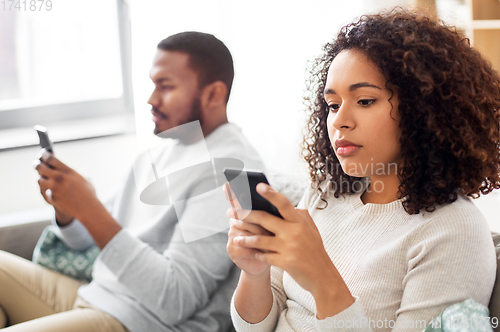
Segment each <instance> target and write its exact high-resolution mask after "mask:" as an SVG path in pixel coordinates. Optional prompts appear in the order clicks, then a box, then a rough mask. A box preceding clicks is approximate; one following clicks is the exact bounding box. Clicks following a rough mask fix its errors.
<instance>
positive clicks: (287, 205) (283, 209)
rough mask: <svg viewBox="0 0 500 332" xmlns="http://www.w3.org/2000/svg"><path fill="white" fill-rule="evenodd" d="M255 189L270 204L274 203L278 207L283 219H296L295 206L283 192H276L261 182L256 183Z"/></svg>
mask: <svg viewBox="0 0 500 332" xmlns="http://www.w3.org/2000/svg"><path fill="white" fill-rule="evenodd" d="M256 189H257V192H258V193H259V195H261V196H262V197H264V198H265V199H267V200H268V201H269V202H270V203H271V204H272V205H274V206H275V207H276V208H277V209H278V211H279V212H280V214H281V216H282V217H283V218H284V219H285V220H296V219H297V213H296V212H295V206H294V205H293V204H292V203H291V202H290V201H289V200H288V198H286V197H285V196H284V195H283V194H281V193H279V192H277V191H276V190H274V189H273V188H271V187H270V186H269V185H267V184H265V183H262V182H261V183H259V184H258V185H257V188H256Z"/></svg>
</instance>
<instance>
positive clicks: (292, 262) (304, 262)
mask: <svg viewBox="0 0 500 332" xmlns="http://www.w3.org/2000/svg"><path fill="white" fill-rule="evenodd" d="M257 192H258V193H259V194H260V195H261V196H262V197H264V198H265V199H267V200H268V201H270V202H271V203H272V204H273V205H274V206H276V208H277V209H278V210H279V212H280V214H281V215H282V216H283V218H284V219H281V218H278V217H275V216H273V215H271V214H269V213H267V212H263V211H251V212H250V213H248V215H247V216H246V217H245V218H243V219H244V221H243V222H244V223H246V224H252V225H253V226H256V227H260V228H263V229H265V230H267V231H268V232H270V233H272V234H274V236H270V235H269V234H262V233H258V232H257V231H250V232H249V233H251V234H245V233H242V234H241V235H238V236H235V237H233V243H234V244H235V245H237V247H238V248H241V250H242V251H243V249H247V251H245V253H246V256H245V257H248V258H249V257H251V255H255V258H256V259H257V260H258V261H260V262H262V263H265V264H269V265H274V266H277V267H279V268H281V269H283V270H284V271H286V272H287V273H288V274H289V275H290V276H291V277H292V278H293V279H294V280H295V281H296V282H297V283H298V284H299V285H300V286H301V287H302V288H304V289H305V290H307V291H309V292H310V293H311V294H312V295H313V296H314V298H315V300H316V306H317V311H318V312H317V315H318V318H325V317H329V316H332V315H334V314H336V313H338V312H340V311H342V310H343V309H345V308H347V307H349V306H350V305H351V304H352V303H353V302H354V299H353V297H352V296H351V293H350V292H349V289H348V288H347V286H346V285H345V283H344V281H343V279H342V277H341V276H340V274H339V273H338V271H337V269H336V268H335V266H334V264H333V263H332V261H331V259H330V257H329V256H328V253H327V252H326V250H325V248H324V246H323V241H322V239H321V235H320V233H319V231H318V229H317V227H316V224H315V223H314V221H313V220H312V218H311V216H310V215H309V212H308V211H307V210H301V209H296V208H295V207H294V206H293V205H292V204H291V203H290V201H289V200H288V199H287V198H286V197H285V196H283V195H282V194H280V193H278V192H276V191H275V190H273V189H272V188H271V187H270V186H268V185H266V184H264V183H260V184H259V185H258V186H257ZM235 212H236V213H237V214H239V212H240V210H239V209H236V210H235ZM242 212H243V211H242ZM236 225H237V224H235V226H236ZM235 228H236V227H235ZM260 228H248V229H251V230H256V229H260ZM238 229H239V228H238ZM245 230H246V228H245Z"/></svg>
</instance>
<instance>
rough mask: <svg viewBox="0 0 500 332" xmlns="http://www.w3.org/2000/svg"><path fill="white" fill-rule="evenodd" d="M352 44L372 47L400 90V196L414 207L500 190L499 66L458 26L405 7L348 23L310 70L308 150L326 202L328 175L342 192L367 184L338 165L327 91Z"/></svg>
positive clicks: (393, 87) (376, 61)
mask: <svg viewBox="0 0 500 332" xmlns="http://www.w3.org/2000/svg"><path fill="white" fill-rule="evenodd" d="M349 49H356V50H361V51H363V52H364V53H365V54H366V55H367V56H368V58H369V59H370V60H371V61H372V62H373V63H374V64H376V65H377V67H378V68H379V69H380V70H381V72H382V73H383V74H384V76H385V78H386V79H387V88H388V89H389V90H390V91H393V92H397V95H398V99H399V108H398V111H399V114H400V118H401V122H400V125H399V126H400V128H401V131H402V134H401V138H400V142H401V155H402V158H403V161H402V164H401V165H400V166H399V168H398V178H399V180H400V182H401V185H400V186H399V193H398V195H399V197H400V198H404V199H403V206H404V208H405V210H406V211H407V212H408V213H409V214H417V213H419V212H420V210H422V209H425V210H426V211H429V212H430V211H433V210H434V209H435V207H436V205H441V204H447V203H452V202H454V201H455V200H456V199H457V196H458V195H468V196H470V197H473V198H477V197H479V195H480V194H481V193H482V194H487V193H489V192H491V191H492V190H493V189H495V188H496V189H498V188H500V141H499V140H500V133H499V124H500V77H499V75H498V73H497V72H496V71H495V70H494V69H492V66H491V64H490V63H489V62H488V61H487V60H485V59H484V58H483V56H482V55H481V54H480V53H479V52H478V51H477V50H475V49H474V48H471V47H470V44H469V40H468V39H467V38H466V37H465V36H464V35H463V34H461V33H460V32H457V30H456V29H455V28H452V27H449V26H446V25H445V24H444V23H443V22H440V21H437V20H434V19H431V18H428V17H425V16H423V15H421V14H419V13H417V12H411V11H407V10H404V9H401V8H399V9H395V10H393V11H391V12H387V13H382V14H378V15H368V16H362V17H361V18H360V19H359V21H358V22H356V23H352V24H349V25H346V26H344V27H343V28H342V29H341V30H340V32H339V34H338V35H337V38H336V39H335V40H334V41H333V42H332V43H328V44H326V45H325V46H324V48H323V50H324V55H323V56H321V57H320V58H318V59H316V60H315V62H314V63H313V65H312V67H311V79H310V80H309V81H308V91H309V92H310V95H311V96H312V97H306V98H305V99H306V102H307V103H308V111H309V113H310V118H309V121H308V124H307V130H308V133H307V134H306V135H305V137H304V141H303V144H302V147H303V156H304V158H305V160H306V162H307V163H308V164H309V174H310V177H311V180H312V187H313V188H315V189H316V190H318V191H319V193H320V195H321V197H322V198H323V200H324V195H325V194H326V192H324V191H323V190H321V189H320V186H319V185H320V184H321V183H323V182H325V181H328V178H330V177H331V178H330V180H329V181H330V182H329V184H330V185H331V186H330V188H334V189H333V191H334V196H335V197H339V195H341V194H343V193H352V192H354V191H355V189H354V187H355V186H353V184H354V183H355V182H359V181H360V178H356V177H350V176H348V175H346V174H345V173H344V172H343V171H342V169H341V168H340V172H337V170H338V169H339V168H338V167H335V166H338V165H339V160H338V159H337V157H336V155H335V153H334V150H333V148H332V144H331V142H330V140H329V137H328V130H327V123H326V121H327V116H328V111H327V105H326V103H325V100H324V97H323V91H324V89H325V82H326V77H327V74H328V69H329V67H330V64H331V63H332V61H333V59H334V58H335V57H336V56H337V55H338V54H339V53H340V52H341V51H342V50H349ZM325 202H326V201H325Z"/></svg>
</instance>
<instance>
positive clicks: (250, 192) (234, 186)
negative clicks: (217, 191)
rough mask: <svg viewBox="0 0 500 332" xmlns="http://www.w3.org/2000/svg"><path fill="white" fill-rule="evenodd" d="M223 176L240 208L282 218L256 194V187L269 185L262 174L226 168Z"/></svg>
mask: <svg viewBox="0 0 500 332" xmlns="http://www.w3.org/2000/svg"><path fill="white" fill-rule="evenodd" d="M224 176H225V177H226V179H227V181H228V182H229V185H230V186H231V190H232V191H233V193H234V194H235V195H236V199H237V200H238V202H239V203H240V205H241V207H242V208H244V209H245V210H260V211H266V212H268V213H270V214H272V215H275V216H276V217H279V218H283V217H282V216H281V214H280V213H279V211H278V209H277V208H276V207H275V206H274V205H272V204H271V203H270V202H269V201H268V200H267V199H265V198H264V197H262V196H261V195H259V194H258V193H257V189H256V187H257V185H258V184H259V183H261V182H264V183H266V184H269V182H268V181H267V178H266V176H265V175H264V173H262V172H251V171H242V170H240V169H232V168H226V169H224Z"/></svg>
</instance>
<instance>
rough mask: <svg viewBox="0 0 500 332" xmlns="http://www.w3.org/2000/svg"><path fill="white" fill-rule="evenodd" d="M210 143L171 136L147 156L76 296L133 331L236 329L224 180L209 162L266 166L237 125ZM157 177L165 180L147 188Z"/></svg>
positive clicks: (118, 198) (66, 237) (123, 192)
mask: <svg viewBox="0 0 500 332" xmlns="http://www.w3.org/2000/svg"><path fill="white" fill-rule="evenodd" d="M205 141H206V145H205ZM205 141H200V142H198V143H195V144H191V145H188V146H186V145H183V144H180V143H175V142H173V141H168V142H163V143H162V144H161V145H160V146H159V147H157V148H154V149H151V150H150V151H149V152H146V153H144V154H142V155H140V156H139V157H138V158H137V159H136V161H135V163H134V167H133V169H132V170H131V171H130V173H129V175H128V177H127V179H126V181H125V182H124V184H123V186H122V188H120V189H119V190H118V192H117V194H116V195H115V196H114V198H113V199H112V200H111V201H109V202H108V203H107V206H108V207H109V211H110V212H111V213H112V215H113V217H114V218H115V219H116V220H117V221H118V222H119V223H120V224H121V225H122V226H123V227H124V228H123V229H122V230H121V231H120V232H119V233H118V234H117V235H116V236H115V237H114V238H113V239H112V240H111V241H110V242H109V243H108V244H107V245H106V246H105V247H104V248H103V250H102V251H101V253H100V255H99V256H98V258H97V260H96V262H95V264H94V270H93V280H92V282H91V283H90V284H88V285H85V286H82V287H81V288H80V289H79V291H78V294H79V295H80V296H81V297H82V298H83V299H84V300H86V301H87V302H89V303H90V304H92V305H93V306H95V307H97V308H99V309H101V310H102V311H105V312H107V313H109V314H111V315H112V316H114V317H116V318H117V319H118V320H119V321H120V322H121V323H122V324H123V325H125V326H126V327H127V328H128V329H129V330H130V331H132V332H144V331H147V332H155V331H158V332H159V331H163V332H164V331H213V332H216V331H217V332H220V331H226V330H227V329H228V327H229V326H230V317H229V303H230V298H231V295H232V292H233V291H234V288H235V286H236V282H237V278H238V275H239V270H237V269H236V267H235V266H234V264H233V263H232V262H231V260H230V258H229V256H228V254H227V251H226V242H227V228H228V226H229V225H228V221H227V220H228V219H227V217H226V215H225V212H226V210H227V209H228V208H229V207H230V205H229V203H228V202H227V201H226V200H225V198H224V194H223V192H222V188H221V185H222V184H223V182H224V181H223V179H221V178H220V177H219V178H215V179H214V173H213V171H212V168H211V165H212V161H213V160H220V159H218V158H236V159H239V160H242V161H244V162H245V167H246V168H253V169H255V168H257V169H262V168H263V165H262V163H261V161H260V158H259V156H258V155H257V153H256V152H255V151H254V149H253V148H252V147H251V146H250V144H249V143H248V142H247V141H246V139H245V138H244V137H243V135H242V134H241V132H240V129H239V128H237V127H236V126H235V125H232V124H226V125H223V126H221V127H219V128H218V129H217V130H216V131H214V132H213V133H211V134H210V135H209V136H208V137H207V138H206V139H205ZM151 163H153V164H154V165H155V167H156V172H157V174H156V175H155V174H154V172H153V168H152V166H151ZM195 165H196V166H195ZM188 167H191V168H189V169H187V168H188ZM163 177H165V178H166V181H165V179H163V180H162V178H163ZM157 178H158V179H159V180H157ZM156 180H157V181H158V182H161V181H164V182H163V183H162V184H161V185H160V186H159V188H155V189H154V190H153V192H152V193H153V195H151V192H150V194H149V195H145V193H144V192H143V191H144V189H145V188H146V187H147V186H148V185H150V184H151V183H153V182H155V181H156ZM214 180H215V181H214ZM209 189H212V190H209ZM141 194H142V196H141ZM158 197H164V198H165V199H159V200H156V198H158ZM155 200H156V201H155ZM146 203H147V204H146ZM153 204H157V205H153ZM60 232H61V236H62V239H63V241H65V242H66V244H67V245H69V246H71V247H73V248H79V249H82V248H86V247H89V246H90V245H93V240H92V238H91V237H90V235H89V234H88V232H87V231H86V230H85V228H84V227H83V225H82V224H81V223H80V222H79V221H74V222H72V223H71V224H70V225H69V226H66V227H63V228H60Z"/></svg>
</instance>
